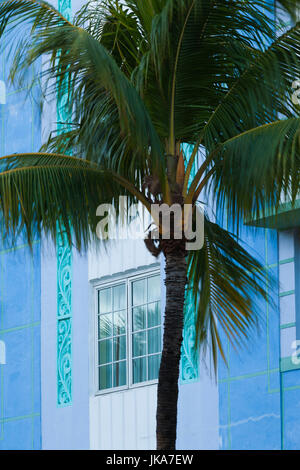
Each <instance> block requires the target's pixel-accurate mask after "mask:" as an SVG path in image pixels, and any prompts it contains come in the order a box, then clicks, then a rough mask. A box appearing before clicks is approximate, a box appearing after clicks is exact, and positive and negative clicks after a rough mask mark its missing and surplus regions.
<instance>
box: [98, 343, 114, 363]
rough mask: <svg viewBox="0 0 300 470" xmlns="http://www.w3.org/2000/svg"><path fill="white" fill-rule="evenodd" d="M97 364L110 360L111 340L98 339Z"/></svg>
mask: <svg viewBox="0 0 300 470" xmlns="http://www.w3.org/2000/svg"><path fill="white" fill-rule="evenodd" d="M98 351H99V364H107V363H108V362H111V361H112V340H111V339H104V340H102V341H99V349H98Z"/></svg>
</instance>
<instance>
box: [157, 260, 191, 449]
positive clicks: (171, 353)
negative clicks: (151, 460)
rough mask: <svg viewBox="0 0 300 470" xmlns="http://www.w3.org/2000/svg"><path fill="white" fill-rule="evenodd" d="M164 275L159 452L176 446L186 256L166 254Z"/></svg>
mask: <svg viewBox="0 0 300 470" xmlns="http://www.w3.org/2000/svg"><path fill="white" fill-rule="evenodd" d="M165 273H166V277H165V285H166V309H165V321H164V336H163V350H162V358H161V364H160V370H159V380H158V391H157V413H156V440H157V441H156V443H157V449H158V450H172V449H175V446H176V428H177V401H178V378H179V363H180V352H181V343H182V329H183V308H184V296H185V285H186V276H187V264H186V259H185V257H184V256H182V254H180V255H177V254H176V253H174V252H173V253H172V254H168V255H166V267H165Z"/></svg>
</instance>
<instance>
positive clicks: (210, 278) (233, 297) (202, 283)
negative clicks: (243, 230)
mask: <svg viewBox="0 0 300 470" xmlns="http://www.w3.org/2000/svg"><path fill="white" fill-rule="evenodd" d="M267 279H268V285H269V291H267V290H266V282H267ZM274 286H275V282H274V279H272V278H271V277H270V276H269V275H268V273H267V272H266V270H265V269H264V267H263V266H262V264H261V263H260V262H259V261H257V260H256V259H255V258H253V257H252V256H251V255H250V254H249V253H248V252H247V251H246V249H245V248H243V247H242V245H241V244H240V243H239V240H238V239H237V237H236V236H235V235H234V234H231V233H229V232H228V231H227V230H225V229H223V228H222V227H220V226H219V225H217V224H215V223H212V222H210V221H209V219H208V218H207V217H206V218H205V242H204V247H203V248H202V249H201V250H198V251H193V252H191V253H190V255H189V258H188V288H189V289H191V291H192V293H193V299H194V305H195V310H196V313H197V317H196V318H197V319H196V331H197V345H199V346H200V347H201V348H205V347H207V346H208V345H209V346H210V347H211V352H212V357H213V361H214V365H215V368H216V366H217V353H218V350H219V351H220V353H221V356H222V357H223V359H224V361H225V362H226V358H225V353H224V349H223V346H222V341H221V335H220V329H222V330H223V332H224V333H225V335H226V336H227V337H228V339H229V341H230V342H231V343H232V344H233V345H235V346H237V345H239V346H241V345H242V344H243V343H246V342H247V340H249V337H251V332H252V333H254V332H255V330H257V326H258V320H259V318H260V313H259V312H260V309H259V301H260V300H261V298H264V299H266V300H267V301H270V298H269V293H270V292H272V289H274Z"/></svg>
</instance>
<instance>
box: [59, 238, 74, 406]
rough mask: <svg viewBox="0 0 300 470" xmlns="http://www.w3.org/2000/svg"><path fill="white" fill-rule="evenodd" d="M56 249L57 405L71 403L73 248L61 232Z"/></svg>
mask: <svg viewBox="0 0 300 470" xmlns="http://www.w3.org/2000/svg"><path fill="white" fill-rule="evenodd" d="M56 249H57V404H58V405H59V406H64V405H69V404H71V403H72V250H71V248H70V246H69V243H68V239H67V235H66V232H64V231H60V232H59V233H58V235H57V241H56Z"/></svg>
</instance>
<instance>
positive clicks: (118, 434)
mask: <svg viewBox="0 0 300 470" xmlns="http://www.w3.org/2000/svg"><path fill="white" fill-rule="evenodd" d="M156 393H157V385H148V386H144V387H137V388H133V389H129V390H125V391H122V392H113V393H107V394H105V395H98V396H94V397H91V398H90V436H91V448H92V449H94V450H95V449H96V450H105V449H106V450H143V449H155V413H156Z"/></svg>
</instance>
